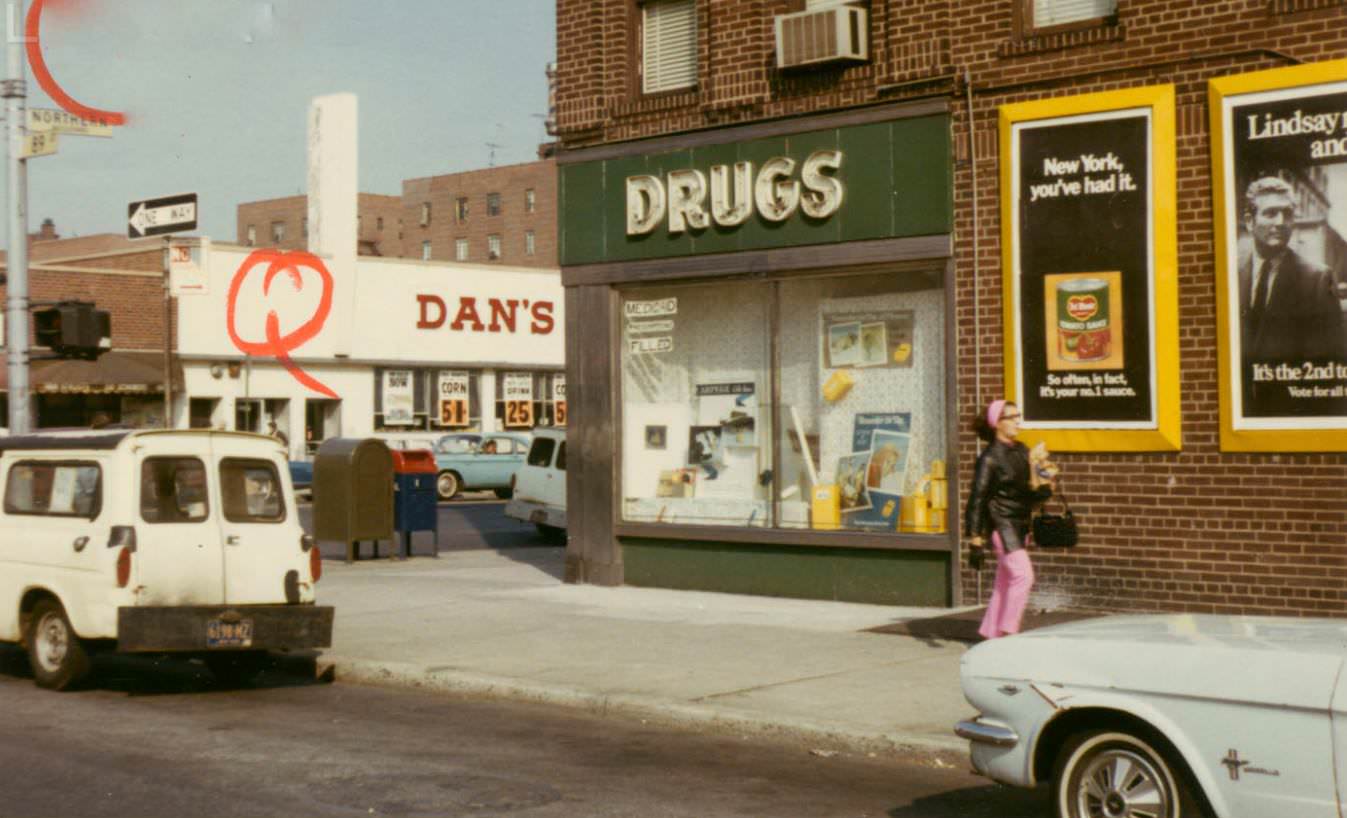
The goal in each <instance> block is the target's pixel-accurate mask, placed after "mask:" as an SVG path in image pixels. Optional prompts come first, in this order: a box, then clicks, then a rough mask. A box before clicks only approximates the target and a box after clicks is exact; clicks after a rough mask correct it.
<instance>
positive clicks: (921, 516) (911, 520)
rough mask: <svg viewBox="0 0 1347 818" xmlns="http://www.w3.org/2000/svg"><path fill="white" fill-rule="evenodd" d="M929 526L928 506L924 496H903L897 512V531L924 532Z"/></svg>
mask: <svg viewBox="0 0 1347 818" xmlns="http://www.w3.org/2000/svg"><path fill="white" fill-rule="evenodd" d="M929 526H930V506H929V505H928V504H927V502H926V495H925V494H905V495H903V499H902V505H901V507H900V508H899V510H898V530H899V531H907V532H912V533H917V532H924V531H926V530H927V528H928V527H929Z"/></svg>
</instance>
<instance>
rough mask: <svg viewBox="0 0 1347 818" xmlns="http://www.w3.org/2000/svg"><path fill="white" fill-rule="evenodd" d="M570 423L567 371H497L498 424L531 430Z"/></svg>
mask: <svg viewBox="0 0 1347 818" xmlns="http://www.w3.org/2000/svg"><path fill="white" fill-rule="evenodd" d="M565 425H566V373H564V372H511V371H502V372H498V373H496V426H497V427H498V428H501V429H516V430H527V429H534V428H537V427H539V426H565Z"/></svg>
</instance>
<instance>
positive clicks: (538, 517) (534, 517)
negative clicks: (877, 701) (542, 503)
mask: <svg viewBox="0 0 1347 818" xmlns="http://www.w3.org/2000/svg"><path fill="white" fill-rule="evenodd" d="M529 522H531V523H545V522H547V512H546V511H544V510H543V509H541V508H540V509H536V510H534V512H533V513H532V514H530V515H529Z"/></svg>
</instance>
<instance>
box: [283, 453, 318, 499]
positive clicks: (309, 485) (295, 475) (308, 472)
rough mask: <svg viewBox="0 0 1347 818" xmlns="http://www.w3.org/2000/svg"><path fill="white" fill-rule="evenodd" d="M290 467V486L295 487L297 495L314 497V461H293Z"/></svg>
mask: <svg viewBox="0 0 1347 818" xmlns="http://www.w3.org/2000/svg"><path fill="white" fill-rule="evenodd" d="M289 466H290V484H291V485H293V486H294V487H295V493H296V494H306V493H307V494H308V495H309V496H310V497H312V495H313V461H312V460H291V461H290V462H289Z"/></svg>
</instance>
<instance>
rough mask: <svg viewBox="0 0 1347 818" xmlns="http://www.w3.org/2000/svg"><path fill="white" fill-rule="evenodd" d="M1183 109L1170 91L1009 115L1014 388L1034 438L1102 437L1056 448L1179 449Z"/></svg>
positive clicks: (1043, 104) (1009, 351)
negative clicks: (1130, 434)
mask: <svg viewBox="0 0 1347 818" xmlns="http://www.w3.org/2000/svg"><path fill="white" fill-rule="evenodd" d="M1173 108H1174V93H1173V89H1172V87H1169V86H1164V87H1159V88H1142V89H1131V90H1128V91H1122V92H1113V93H1108V94H1092V95H1088V96H1085V97H1069V98H1065V99H1055V100H1046V101H1040V102H1033V103H1023V104H1019V105H1009V106H1004V107H1003V108H1002V113H1001V117H1002V152H1003V154H1002V155H1003V164H1004V165H1006V166H1007V167H1006V169H1005V173H1006V175H1007V176H1008V177H1009V178H1007V179H1006V182H1007V184H1006V185H1005V186H1004V188H1003V190H1005V191H1006V192H1005V193H1003V196H1005V197H1006V198H1005V199H1004V200H1003V202H1002V218H1003V225H1002V226H1003V229H1004V230H1005V233H1006V236H1005V241H1004V242H1003V246H1004V252H1005V253H1006V263H1005V265H1004V268H1005V275H1006V289H1005V300H1006V307H1007V309H1006V312H1007V314H1006V363H1007V369H1008V370H1009V371H1008V372H1007V379H1008V380H1009V381H1010V382H1011V383H1012V384H1013V386H1012V387H1011V389H1009V390H1008V391H1010V392H1011V393H1012V395H1013V397H1014V398H1015V399H1016V401H1017V402H1018V403H1019V404H1020V408H1021V410H1022V412H1023V413H1024V418H1025V427H1026V429H1029V430H1040V429H1042V430H1092V431H1093V430H1099V432H1101V433H1097V434H1095V435H1094V436H1091V435H1089V434H1084V435H1076V436H1070V435H1064V436H1061V437H1058V438H1054V439H1053V443H1052V444H1050V445H1053V444H1055V445H1054V448H1058V449H1063V450H1070V449H1075V450H1107V449H1113V448H1119V449H1133V450H1136V449H1164V448H1176V447H1177V430H1178V423H1177V371H1178V370H1177V365H1176V364H1174V365H1173V366H1172V368H1166V370H1165V377H1166V378H1168V377H1169V375H1170V372H1171V369H1172V393H1171V392H1166V394H1165V400H1167V401H1170V402H1172V403H1173V406H1174V408H1173V417H1174V425H1173V427H1172V430H1173V433H1174V439H1173V440H1172V441H1171V440H1169V439H1168V437H1165V436H1164V435H1167V434H1168V433H1169V431H1170V427H1168V426H1166V427H1165V429H1164V430H1161V423H1162V419H1161V412H1162V411H1163V410H1162V407H1161V394H1160V392H1161V389H1160V382H1161V373H1160V366H1159V364H1158V361H1157V349H1158V348H1165V349H1171V350H1172V349H1175V348H1177V290H1176V289H1175V284H1174V276H1175V274H1176V265H1175V252H1174V250H1173V247H1174V240H1173V229H1174V228H1173V217H1172V208H1173V196H1174V193H1173V184H1174V183H1173V171H1172V168H1173V152H1174V144H1173V141H1174V140H1173ZM1161 207H1163V208H1165V209H1167V212H1166V213H1164V214H1162V213H1160V212H1159V208H1161ZM1161 278H1163V279H1164V282H1163V284H1164V286H1163V288H1162V287H1161V286H1160V283H1161V281H1160V279H1161ZM1162 289H1163V292H1162ZM1161 304H1165V305H1168V306H1167V307H1161V306H1160V305H1161ZM1170 341H1172V343H1168V342H1170ZM1166 366H1167V367H1168V364H1166ZM1168 383H1169V381H1168V380H1166V384H1168ZM1112 430H1132V431H1135V432H1138V433H1141V434H1142V435H1144V438H1142V437H1136V438H1133V439H1132V441H1131V442H1130V443H1129V442H1128V439H1127V438H1126V436H1125V435H1124V436H1122V437H1120V436H1118V434H1116V433H1115V434H1113V435H1109V434H1107V433H1104V432H1107V431H1112ZM1157 431H1163V432H1164V435H1162V436H1161V437H1160V438H1157V437H1156V436H1155V434H1154V433H1155V432H1157Z"/></svg>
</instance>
